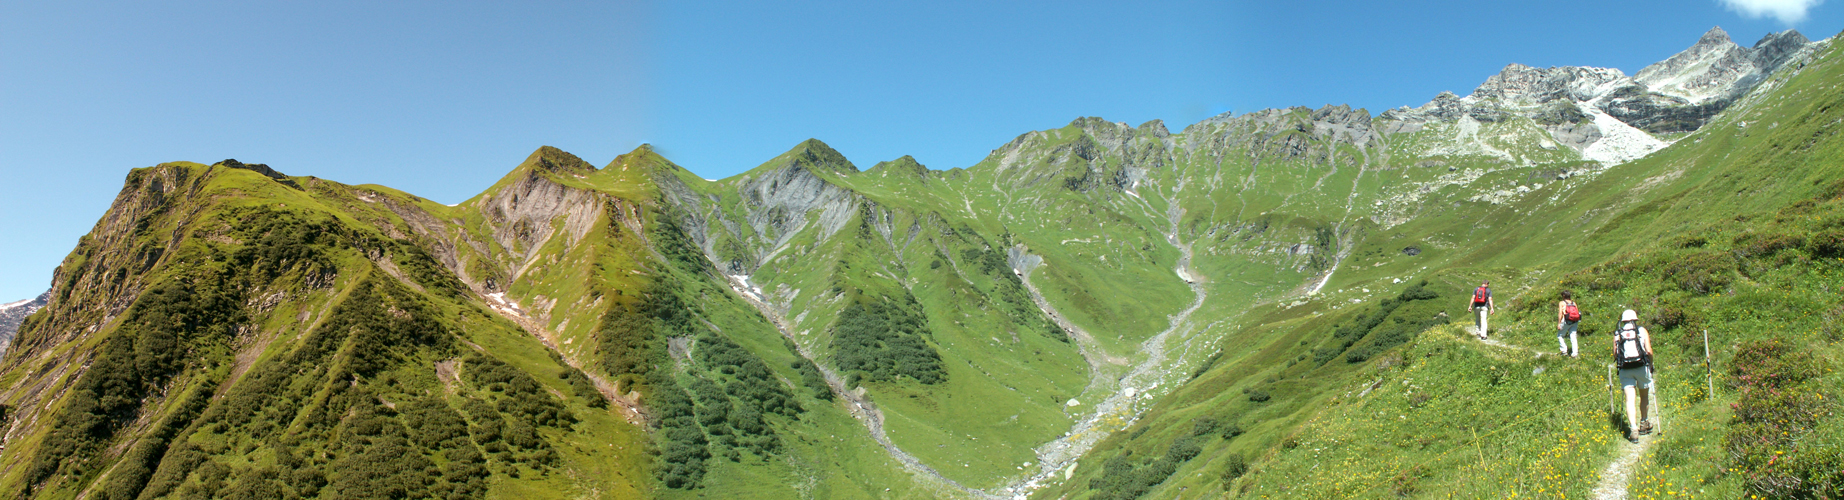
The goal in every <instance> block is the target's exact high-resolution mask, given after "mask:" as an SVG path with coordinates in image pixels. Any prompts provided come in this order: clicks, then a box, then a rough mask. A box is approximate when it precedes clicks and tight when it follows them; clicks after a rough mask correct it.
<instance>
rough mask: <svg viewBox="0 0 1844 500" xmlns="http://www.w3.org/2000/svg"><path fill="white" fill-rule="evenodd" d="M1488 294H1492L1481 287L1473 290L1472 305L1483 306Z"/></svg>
mask: <svg viewBox="0 0 1844 500" xmlns="http://www.w3.org/2000/svg"><path fill="white" fill-rule="evenodd" d="M1489 293H1492V292H1491V291H1490V290H1486V289H1485V287H1483V286H1482V287H1479V288H1477V289H1474V290H1473V303H1474V304H1484V303H1485V299H1486V296H1487V295H1486V294H1489Z"/></svg>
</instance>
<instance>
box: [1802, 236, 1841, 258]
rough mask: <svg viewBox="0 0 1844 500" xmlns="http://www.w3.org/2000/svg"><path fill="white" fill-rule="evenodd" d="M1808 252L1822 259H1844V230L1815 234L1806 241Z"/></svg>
mask: <svg viewBox="0 0 1844 500" xmlns="http://www.w3.org/2000/svg"><path fill="white" fill-rule="evenodd" d="M1806 252H1807V253H1810V254H1812V256H1813V257H1816V258H1821V259H1832V258H1839V257H1844V230H1838V229H1832V230H1828V231H1822V232H1819V233H1815V234H1813V235H1812V237H1811V238H1809V239H1807V240H1806Z"/></svg>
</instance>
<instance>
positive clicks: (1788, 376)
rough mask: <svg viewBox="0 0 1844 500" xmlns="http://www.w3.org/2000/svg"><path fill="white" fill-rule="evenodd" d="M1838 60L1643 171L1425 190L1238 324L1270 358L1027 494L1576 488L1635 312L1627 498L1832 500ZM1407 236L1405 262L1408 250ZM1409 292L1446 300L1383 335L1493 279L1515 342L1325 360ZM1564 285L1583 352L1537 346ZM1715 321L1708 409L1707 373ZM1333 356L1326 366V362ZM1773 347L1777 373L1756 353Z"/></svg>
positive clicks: (1602, 448)
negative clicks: (1636, 444)
mask: <svg viewBox="0 0 1844 500" xmlns="http://www.w3.org/2000/svg"><path fill="white" fill-rule="evenodd" d="M1839 61H1840V58H1839V56H1838V54H1836V53H1835V51H1834V52H1832V53H1828V54H1824V55H1823V56H1821V57H1820V58H1818V59H1816V60H1815V61H1814V62H1813V63H1812V64H1811V65H1810V66H1809V67H1805V68H1803V69H1801V70H1795V71H1783V72H1781V73H1780V74H1778V75H1776V78H1777V79H1778V80H1777V81H1776V82H1775V83H1774V85H1777V86H1778V88H1776V89H1775V90H1773V91H1772V92H1771V93H1764V94H1761V93H1758V94H1756V96H1757V98H1756V99H1755V100H1754V101H1753V102H1750V103H1748V104H1744V105H1741V106H1738V107H1737V108H1732V109H1731V110H1730V112H1729V113H1727V114H1724V115H1722V116H1721V117H1719V118H1718V119H1717V121H1716V122H1715V125H1713V126H1711V127H1708V128H1706V129H1704V131H1701V132H1698V133H1696V134H1693V135H1691V136H1689V137H1686V138H1684V139H1683V140H1681V141H1680V142H1679V143H1678V144H1677V145H1675V146H1673V147H1670V148H1667V149H1665V150H1662V151H1660V152H1658V153H1655V154H1654V155H1652V156H1650V157H1648V158H1645V159H1642V160H1639V161H1635V162H1632V163H1628V164H1623V165H1619V166H1614V167H1610V168H1608V169H1606V170H1602V171H1599V172H1598V173H1591V174H1590V175H1584V176H1579V177H1566V178H1562V179H1557V178H1556V175H1555V174H1554V173H1551V172H1554V171H1555V170H1569V169H1568V168H1567V167H1546V166H1537V167H1532V168H1524V169H1509V170H1511V171H1509V172H1506V171H1499V172H1490V173H1486V174H1485V175H1482V176H1480V177H1479V180H1476V181H1474V182H1475V184H1477V183H1479V182H1480V181H1483V182H1486V183H1497V184H1499V185H1512V184H1513V183H1517V184H1522V185H1524V186H1526V187H1530V186H1532V184H1533V182H1532V179H1531V177H1532V176H1528V175H1518V174H1519V173H1520V172H1517V170H1527V171H1534V172H1536V173H1539V174H1546V175H1542V176H1540V177H1539V178H1538V179H1537V180H1536V182H1535V183H1534V184H1543V185H1544V186H1543V187H1538V188H1535V189H1534V190H1531V191H1529V192H1528V193H1525V194H1523V195H1522V196H1519V197H1517V198H1514V199H1512V200H1508V201H1506V202H1501V203H1489V202H1484V203H1482V202H1480V201H1467V200H1465V199H1463V198H1462V197H1463V196H1467V193H1449V191H1452V190H1453V188H1451V187H1449V188H1442V189H1437V190H1435V191H1433V192H1430V193H1426V194H1425V196H1428V197H1437V198H1435V200H1436V201H1437V202H1436V203H1426V204H1424V206H1425V207H1427V208H1426V210H1427V211H1425V212H1423V213H1422V214H1420V216H1418V217H1415V218H1413V219H1412V220H1408V221H1406V222H1404V223H1401V224H1399V225H1396V226H1393V227H1387V228H1383V227H1374V226H1373V227H1366V228H1364V229H1365V231H1366V232H1367V233H1368V234H1367V236H1366V237H1364V238H1362V239H1359V240H1358V241H1356V242H1354V244H1353V249H1352V256H1351V258H1350V259H1348V260H1347V261H1346V262H1345V263H1344V264H1343V265H1342V266H1341V267H1340V270H1339V271H1338V273H1337V274H1336V275H1335V276H1334V278H1333V279H1334V281H1333V282H1332V283H1331V284H1330V285H1328V286H1327V289H1328V290H1331V291H1330V292H1328V293H1326V294H1324V295H1321V296H1319V297H1315V298H1314V299H1312V300H1310V301H1298V302H1290V303H1276V304H1267V305H1262V306H1258V307H1256V308H1254V309H1252V310H1251V311H1249V314H1248V316H1247V317H1252V318H1255V319H1253V320H1251V321H1249V323H1250V324H1252V325H1254V326H1252V327H1250V328H1248V329H1246V330H1244V331H1243V332H1242V333H1240V334H1236V335H1247V337H1245V338H1248V339H1249V341H1247V342H1242V343H1240V344H1241V345H1245V346H1247V345H1256V346H1266V347H1264V348H1258V349H1241V350H1225V351H1224V352H1223V353H1222V356H1221V358H1220V359H1218V360H1216V361H1215V362H1214V363H1212V364H1210V365H1208V368H1207V369H1205V370H1202V371H1200V373H1199V375H1198V376H1197V378H1196V379H1194V380H1193V381H1192V382H1190V383H1189V384H1187V385H1186V386H1185V387H1184V388H1182V389H1179V390H1177V391H1175V392H1174V393H1173V394H1172V396H1170V397H1168V398H1167V399H1165V400H1163V401H1161V402H1160V404H1159V406H1158V407H1157V408H1155V409H1153V410H1152V411H1150V412H1149V413H1148V415H1147V417H1146V418H1145V420H1144V421H1143V422H1142V423H1140V424H1137V425H1136V426H1135V427H1134V428H1132V429H1130V430H1129V431H1128V432H1126V433H1123V434H1119V435H1116V436H1114V437H1113V438H1111V439H1110V440H1109V441H1108V442H1104V443H1103V444H1102V446H1100V447H1098V448H1097V449H1096V451H1095V452H1094V453H1093V454H1091V455H1090V456H1089V457H1087V458H1086V459H1085V460H1084V464H1083V465H1082V466H1081V467H1080V468H1078V469H1077V471H1076V474H1074V475H1073V477H1074V479H1075V480H1073V481H1068V482H1065V483H1063V484H1062V485H1061V486H1060V487H1057V488H1052V489H1049V490H1046V491H1045V492H1044V493H1043V494H1044V495H1047V496H1059V495H1063V494H1069V495H1071V497H1072V498H1081V497H1084V496H1087V497H1092V498H1116V497H1122V496H1124V497H1134V496H1139V495H1134V494H1127V493H1143V494H1144V496H1146V497H1148V498H1166V497H1189V496H1193V495H1198V494H1203V495H1219V494H1224V493H1229V494H1230V495H1231V496H1251V497H1252V496H1261V495H1266V496H1275V495H1285V496H1307V497H1318V496H1336V497H1351V496H1357V497H1385V496H1446V495H1460V496H1509V495H1511V494H1513V493H1515V494H1517V496H1520V497H1524V496H1539V497H1575V496H1582V495H1585V494H1587V493H1588V492H1590V491H1591V490H1593V489H1595V488H1596V487H1598V486H1601V482H1602V477H1601V476H1602V475H1603V474H1604V473H1605V472H1606V470H1607V469H1606V466H1607V464H1608V462H1609V461H1611V460H1612V459H1613V458H1614V457H1615V456H1616V455H1617V454H1618V453H1621V452H1622V451H1624V450H1625V448H1623V447H1625V446H1627V445H1626V444H1625V443H1620V442H1618V440H1619V433H1620V432H1621V428H1622V427H1623V425H1624V424H1623V420H1615V419H1614V418H1612V417H1610V415H1609V411H1608V409H1607V408H1608V400H1609V393H1608V389H1607V388H1606V386H1605V384H1606V382H1605V378H1606V376H1607V374H1606V372H1605V368H1604V366H1603V364H1604V361H1603V358H1605V357H1606V356H1607V353H1608V352H1609V351H1608V347H1607V346H1605V345H1604V344H1605V343H1606V342H1605V340H1604V338H1605V337H1604V335H1605V333H1606V332H1607V331H1609V329H1610V328H1611V326H1612V325H1611V323H1612V320H1613V317H1614V316H1615V315H1617V314H1618V311H1619V310H1620V309H1623V308H1628V307H1631V308H1635V309H1638V310H1640V311H1641V313H1642V316H1643V317H1645V318H1646V324H1647V325H1649V326H1650V328H1651V329H1652V331H1653V332H1654V335H1655V336H1656V340H1655V345H1656V346H1657V347H1658V349H1659V353H1660V354H1659V359H1660V360H1661V361H1660V380H1661V381H1662V383H1663V386H1662V391H1661V398H1662V399H1663V401H1664V405H1665V406H1664V408H1665V415H1664V419H1665V421H1666V424H1665V425H1666V426H1667V427H1666V429H1667V430H1666V432H1665V433H1664V434H1662V435H1660V436H1658V437H1656V438H1652V439H1653V440H1654V442H1652V443H1651V447H1650V448H1646V449H1647V450H1649V451H1648V452H1647V453H1645V454H1643V455H1642V458H1641V459H1640V462H1639V464H1640V465H1639V467H1640V469H1641V473H1640V474H1639V477H1638V478H1637V479H1636V480H1635V482H1634V484H1633V485H1632V488H1633V490H1632V491H1633V492H1635V493H1641V494H1645V495H1651V496H1663V495H1665V494H1667V493H1671V494H1679V495H1697V496H1710V497H1725V498H1729V497H1738V496H1743V495H1747V494H1759V495H1763V496H1799V495H1809V494H1819V493H1823V492H1833V493H1831V494H1835V491H1837V490H1836V488H1838V484H1840V483H1839V478H1838V477H1837V476H1836V474H1835V471H1836V470H1837V469H1836V464H1837V463H1839V462H1838V458H1837V455H1836V453H1835V449H1834V448H1833V447H1829V446H1827V444H1826V443H1830V442H1833V441H1835V440H1836V436H1837V435H1838V431H1837V426H1836V424H1835V422H1832V421H1831V420H1830V415H1831V414H1832V412H1833V410H1832V409H1831V408H1832V407H1831V403H1829V402H1827V401H1829V400H1830V399H1831V398H1833V397H1835V394H1834V392H1835V390H1834V389H1835V388H1836V387H1838V386H1839V385H1840V384H1839V383H1840V382H1841V380H1840V379H1838V377H1837V375H1836V374H1835V372H1834V371H1832V370H1834V369H1835V368H1834V367H1835V366H1836V364H1837V359H1838V356H1839V354H1840V353H1839V352H1838V350H1837V348H1836V342H1837V340H1838V337H1837V336H1836V335H1835V332H1832V331H1831V328H1829V327H1828V326H1826V325H1827V324H1829V322H1830V320H1828V319H1826V318H1829V317H1830V316H1833V315H1834V314H1832V312H1830V311H1831V310H1833V309H1836V308H1838V307H1839V305H1838V302H1837V300H1836V298H1835V293H1831V292H1832V291H1834V290H1835V289H1836V287H1838V286H1839V285H1840V284H1841V283H1839V282H1837V280H1838V278H1837V276H1836V272H1837V271H1836V267H1837V266H1838V264H1839V263H1840V262H1844V261H1839V260H1837V257H1838V255H1836V254H1835V250H1833V249H1832V248H1831V246H1830V245H1831V243H1829V242H1830V241H1831V239H1833V238H1835V237H1836V235H1835V234H1834V233H1835V232H1836V231H1837V230H1836V229H1835V228H1836V224H1834V223H1832V222H1829V221H1831V220H1832V219H1833V218H1835V217H1836V212H1835V210H1837V209H1838V207H1839V200H1838V194H1839V193H1838V192H1837V189H1838V188H1837V187H1836V186H1837V185H1838V184H1836V182H1837V180H1836V179H1837V178H1838V174H1839V172H1840V170H1839V167H1838V164H1837V163H1836V161H1835V159H1833V158H1835V155H1834V154H1832V153H1829V152H1830V151H1833V150H1835V149H1836V148H1838V147H1840V146H1844V144H1840V143H1838V142H1837V141H1836V140H1835V139H1833V138H1832V133H1831V131H1830V128H1831V127H1830V125H1829V124H1830V123H1832V122H1834V121H1836V120H1837V119H1838V117H1839V116H1840V115H1838V113H1837V112H1836V111H1834V110H1833V106H1832V105H1831V102H1832V101H1835V100H1837V99H1839V98H1840V95H1844V94H1839V93H1837V91H1836V89H1834V88H1832V86H1831V85H1830V83H1829V82H1831V81H1835V80H1836V79H1837V78H1838V72H1839V71H1844V69H1840V67H1839ZM1743 123H1749V124H1750V125H1743ZM1762 123H1766V124H1768V126H1767V127H1762V125H1761V124H1762ZM1763 128H1764V129H1765V130H1763ZM1551 169H1555V170H1551ZM1443 170H1444V169H1443ZM1507 174H1509V175H1507ZM1385 175H1389V174H1385ZM1413 175H1414V174H1413V173H1408V174H1405V176H1413ZM1494 176H1496V177H1498V178H1497V179H1494ZM1475 192H1476V191H1475ZM1438 197H1445V198H1447V199H1446V200H1441V199H1439V198H1438ZM1449 203H1451V204H1449ZM1449 207H1451V208H1449ZM1411 246H1413V247H1416V248H1418V249H1420V250H1421V252H1420V253H1418V254H1417V255H1407V254H1406V253H1404V252H1401V251H1400V250H1401V249H1404V248H1408V247H1411ZM1423 266H1425V267H1423ZM1399 279H1400V280H1402V283H1400V284H1398V283H1396V280H1399ZM1422 279H1426V280H1428V282H1429V286H1427V287H1426V289H1428V290H1434V291H1436V292H1437V293H1438V294H1439V296H1440V298H1438V299H1433V300H1436V301H1440V304H1439V307H1437V308H1435V309H1430V310H1424V311H1419V312H1418V313H1417V314H1414V315H1410V316H1407V317H1403V316H1402V315H1403V314H1404V313H1403V311H1405V310H1410V309H1412V308H1413V307H1412V306H1398V308H1397V309H1394V310H1393V311H1392V313H1391V315H1390V316H1387V317H1386V319H1384V320H1383V321H1382V322H1381V323H1382V324H1381V327H1383V328H1382V329H1385V330H1386V329H1387V327H1389V326H1390V325H1392V324H1397V319H1398V318H1400V319H1402V320H1404V321H1402V322H1400V323H1399V324H1401V325H1403V326H1410V327H1413V328H1411V330H1418V329H1420V328H1422V327H1423V324H1418V323H1419V322H1421V321H1423V320H1426V319H1429V318H1430V317H1431V316H1435V314H1434V313H1433V311H1434V310H1436V309H1438V310H1439V311H1440V312H1445V313H1446V314H1447V318H1465V316H1464V311H1463V304H1464V302H1465V301H1466V300H1467V299H1466V298H1465V297H1466V293H1467V291H1468V290H1470V288H1471V287H1472V286H1474V285H1476V284H1477V282H1478V281H1480V280H1481V279H1491V280H1493V283H1494V284H1495V289H1497V290H1498V291H1499V293H1498V297H1499V298H1498V300H1499V304H1500V306H1501V308H1502V309H1501V311H1502V312H1505V313H1506V314H1499V315H1498V316H1497V317H1495V318H1494V325H1495V326H1494V329H1495V331H1496V332H1497V333H1496V334H1495V335H1496V336H1497V337H1498V338H1500V339H1502V341H1503V342H1504V343H1506V344H1509V345H1508V346H1506V347H1496V346H1488V345H1482V344H1480V343H1479V342H1477V341H1474V340H1471V339H1470V337H1467V336H1466V335H1467V333H1468V330H1470V326H1466V327H1462V326H1460V324H1469V323H1470V321H1466V320H1463V319H1462V320H1460V321H1459V322H1458V323H1459V324H1452V325H1446V326H1442V324H1444V323H1446V321H1447V319H1439V320H1436V321H1435V322H1434V323H1435V324H1434V325H1433V326H1432V327H1430V328H1429V329H1427V330H1425V331H1423V332H1422V333H1420V334H1419V335H1415V336H1413V337H1412V339H1413V340H1410V341H1408V342H1407V345H1406V346H1404V347H1401V348H1397V349H1395V350H1387V351H1379V352H1377V353H1368V355H1360V356H1354V355H1353V354H1358V353H1362V352H1363V351H1364V347H1365V345H1366V343H1374V342H1376V341H1377V340H1380V339H1381V338H1380V336H1379V334H1380V333H1385V332H1382V331H1380V330H1379V329H1373V330H1371V331H1370V332H1369V333H1366V334H1361V335H1362V336H1360V337H1357V338H1355V339H1354V340H1355V342H1354V343H1352V344H1351V346H1350V347H1349V348H1341V347H1340V345H1342V344H1344V343H1345V342H1346V339H1349V338H1350V337H1347V336H1344V335H1342V334H1344V332H1345V331H1348V330H1347V329H1346V328H1343V327H1348V326H1351V325H1354V324H1364V323H1365V319H1367V318H1370V317H1374V314H1375V312H1376V311H1378V310H1379V309H1381V308H1385V307H1387V306H1388V305H1389V304H1390V303H1391V302H1396V300H1395V299H1400V298H1403V296H1402V295H1398V294H1399V293H1404V290H1405V289H1406V287H1409V286H1410V283H1413V282H1416V281H1417V280H1422ZM1564 289H1567V290H1571V291H1573V292H1575V293H1576V294H1577V296H1578V299H1579V301H1580V303H1581V304H1582V305H1583V307H1584V309H1585V310H1587V311H1588V316H1587V318H1586V319H1585V320H1584V322H1583V326H1584V333H1585V335H1584V338H1583V352H1584V358H1583V359H1580V360H1571V359H1558V358H1557V357H1555V356H1554V354H1553V353H1554V350H1555V340H1554V328H1555V326H1554V325H1555V311H1554V301H1555V300H1556V294H1557V293H1558V292H1559V291H1560V290H1564ZM1392 296H1394V297H1392ZM1378 299H1383V300H1378ZM1415 302H1417V301H1410V302H1409V303H1410V304H1413V303H1415ZM1706 329H1707V330H1709V332H1710V334H1711V343H1712V348H1713V350H1714V355H1715V366H1716V374H1715V375H1716V376H1715V387H1716V389H1717V391H1716V393H1715V394H1713V395H1712V394H1709V393H1708V392H1707V390H1706V388H1705V385H1706V384H1704V383H1703V382H1704V380H1702V379H1703V378H1704V377H1703V376H1702V375H1703V370H1702V368H1701V367H1700V366H1698V365H1699V364H1700V363H1701V358H1702V349H1703V345H1702V332H1703V331H1704V330H1706ZM1341 337H1342V338H1341ZM1328 346H1329V347H1331V348H1332V349H1329V350H1328ZM1332 351H1342V352H1341V353H1334V355H1332V356H1317V354H1318V353H1319V352H1332ZM1538 353H1550V354H1549V355H1547V356H1538V355H1537V354H1538ZM1794 353H1798V354H1794ZM1338 354H1342V355H1338ZM1379 354H1380V355H1379ZM1775 356H1789V357H1790V358H1791V359H1786V360H1775V361H1767V358H1772V357H1775ZM1320 358H1324V359H1320ZM1350 361H1357V362H1350ZM1725 367H1726V368H1725ZM1258 399H1259V400H1260V401H1256V400H1258ZM1621 418H1623V417H1621ZM1206 421H1207V422H1212V424H1209V425H1206V424H1200V423H1199V422H1206ZM1226 427H1228V428H1234V429H1238V430H1240V431H1242V433H1240V434H1237V433H1234V432H1223V431H1222V430H1221V429H1223V428H1226ZM1781 433H1784V434H1781ZM1130 452H1131V453H1130ZM1173 453H1176V455H1175V456H1178V457H1187V458H1189V459H1188V460H1171V459H1170V457H1173V456H1174V455H1172V454H1173ZM1782 454H1784V455H1782ZM1162 457H1164V458H1162ZM1776 457H1779V458H1776ZM1162 459H1163V460H1165V461H1166V462H1168V463H1174V464H1175V465H1173V466H1170V467H1169V469H1170V470H1171V472H1172V474H1170V476H1169V477H1170V479H1169V480H1164V478H1160V479H1161V481H1153V480H1151V477H1152V476H1153V475H1155V474H1154V472H1165V470H1163V469H1161V468H1162V467H1166V466H1164V465H1162V464H1160V463H1159V461H1160V460H1162ZM1136 487H1142V488H1144V489H1140V490H1135V489H1134V488H1136ZM1123 492H1127V493H1123Z"/></svg>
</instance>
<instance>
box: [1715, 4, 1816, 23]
mask: <svg viewBox="0 0 1844 500" xmlns="http://www.w3.org/2000/svg"><path fill="white" fill-rule="evenodd" d="M1721 2H1722V5H1723V6H1726V7H1728V8H1729V10H1733V11H1735V12H1737V13H1740V14H1741V15H1743V16H1747V17H1748V18H1750V19H1759V18H1762V17H1767V16H1773V17H1774V19H1779V20H1780V22H1783V23H1786V24H1789V25H1790V24H1796V23H1798V22H1800V21H1804V20H1806V10H1807V9H1811V8H1812V7H1816V6H1818V4H1821V3H1824V2H1825V0H1721Z"/></svg>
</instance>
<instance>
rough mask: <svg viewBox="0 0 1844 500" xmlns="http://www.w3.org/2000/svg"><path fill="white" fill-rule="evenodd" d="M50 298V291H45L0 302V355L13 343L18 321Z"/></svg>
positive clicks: (41, 306)
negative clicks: (22, 298) (15, 300)
mask: <svg viewBox="0 0 1844 500" xmlns="http://www.w3.org/2000/svg"><path fill="white" fill-rule="evenodd" d="M50 300H51V292H50V291H46V292H45V293H41V294H39V295H38V298H34V299H27V300H21V301H18V302H11V303H7V304H0V356H3V355H5V354H6V348H7V346H8V345H10V344H12V343H13V336H14V335H17V334H18V333H19V322H21V321H25V320H26V316H31V315H32V313H34V312H37V311H38V310H39V309H40V308H43V307H45V303H46V302H48V301H50Z"/></svg>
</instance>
